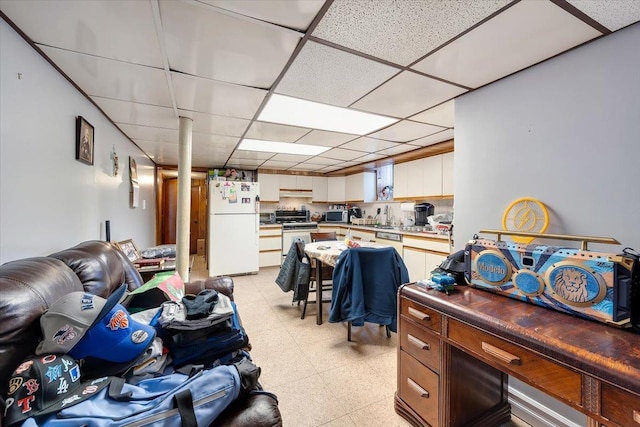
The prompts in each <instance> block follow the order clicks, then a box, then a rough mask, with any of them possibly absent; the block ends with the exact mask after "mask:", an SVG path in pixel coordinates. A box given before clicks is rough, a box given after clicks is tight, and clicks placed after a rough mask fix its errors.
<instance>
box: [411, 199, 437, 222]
mask: <svg viewBox="0 0 640 427" xmlns="http://www.w3.org/2000/svg"><path fill="white" fill-rule="evenodd" d="M413 210H414V212H415V214H416V221H415V224H416V225H419V226H425V225H427V224H429V222H428V221H427V217H429V216H432V215H433V212H434V211H435V206H433V205H432V204H431V203H418V204H417V205H416V206H415V207H414V209H413Z"/></svg>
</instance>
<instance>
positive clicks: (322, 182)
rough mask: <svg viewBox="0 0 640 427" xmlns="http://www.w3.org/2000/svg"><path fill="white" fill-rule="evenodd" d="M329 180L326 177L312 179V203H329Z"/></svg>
mask: <svg viewBox="0 0 640 427" xmlns="http://www.w3.org/2000/svg"><path fill="white" fill-rule="evenodd" d="M327 180H328V178H327V177H326V176H314V177H312V181H311V182H312V187H313V188H312V195H311V201H312V202H316V203H324V202H326V201H327Z"/></svg>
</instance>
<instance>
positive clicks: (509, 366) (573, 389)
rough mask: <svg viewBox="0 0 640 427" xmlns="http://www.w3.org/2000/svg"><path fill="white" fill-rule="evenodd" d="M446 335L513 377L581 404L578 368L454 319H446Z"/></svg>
mask: <svg viewBox="0 0 640 427" xmlns="http://www.w3.org/2000/svg"><path fill="white" fill-rule="evenodd" d="M449 339H450V340H451V341H452V342H454V343H455V344H457V345H459V346H460V347H462V348H465V349H467V350H469V351H471V352H472V353H475V354H476V355H478V356H479V357H480V358H481V359H482V360H485V361H487V363H489V364H490V365H493V366H495V367H497V368H498V369H500V370H502V371H504V372H507V373H508V374H511V375H514V376H515V377H516V378H518V379H520V380H522V381H524V382H526V383H529V384H531V385H533V386H535V387H538V388H540V389H542V390H544V391H545V392H547V393H549V394H551V395H554V396H556V397H557V398H559V399H560V400H563V401H565V402H567V403H570V404H573V405H577V406H580V405H581V395H582V394H581V384H582V381H581V376H580V374H578V373H577V372H574V371H572V370H570V369H568V368H565V367H564V366H561V365H559V364H557V363H555V362H552V361H549V360H547V359H545V358H543V357H541V356H539V355H537V354H536V353H533V352H531V351H528V350H525V349H524V348H522V347H520V346H519V345H517V344H513V343H510V342H508V341H505V340H502V339H500V338H497V337H494V336H493V335H490V334H488V333H485V332H482V331H480V330H478V329H476V328H474V327H471V326H468V325H466V324H464V323H462V322H459V321H457V320H453V319H451V320H450V321H449Z"/></svg>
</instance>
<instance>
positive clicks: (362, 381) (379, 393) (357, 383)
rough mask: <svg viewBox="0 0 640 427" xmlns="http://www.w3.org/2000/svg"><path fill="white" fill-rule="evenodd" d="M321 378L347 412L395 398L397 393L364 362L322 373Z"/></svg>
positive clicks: (352, 363)
mask: <svg viewBox="0 0 640 427" xmlns="http://www.w3.org/2000/svg"><path fill="white" fill-rule="evenodd" d="M320 377H321V378H322V380H323V381H324V382H325V384H326V385H327V387H328V388H329V390H331V392H332V393H333V394H334V395H335V396H337V397H338V400H339V401H340V404H342V405H343V407H344V409H345V411H347V412H353V411H355V410H357V409H360V408H363V407H365V406H368V405H370V404H372V403H374V402H378V401H379V400H381V399H383V398H384V397H389V396H393V393H394V392H395V387H393V386H391V385H389V384H388V382H387V381H385V379H384V378H383V377H381V376H380V375H379V374H378V373H377V372H376V371H375V370H373V369H372V368H371V367H370V366H369V365H367V364H366V363H363V362H362V361H356V362H351V363H349V364H346V365H343V366H341V367H339V368H335V369H329V370H327V371H324V372H321V373H320Z"/></svg>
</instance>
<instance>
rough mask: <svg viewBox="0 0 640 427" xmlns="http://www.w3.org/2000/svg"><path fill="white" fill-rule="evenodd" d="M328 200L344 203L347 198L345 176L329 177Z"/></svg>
mask: <svg viewBox="0 0 640 427" xmlns="http://www.w3.org/2000/svg"><path fill="white" fill-rule="evenodd" d="M327 199H328V200H327V202H339V203H344V201H345V200H346V198H345V177H344V176H330V177H329V178H328V179H327Z"/></svg>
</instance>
